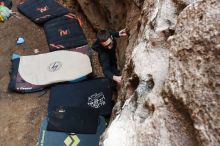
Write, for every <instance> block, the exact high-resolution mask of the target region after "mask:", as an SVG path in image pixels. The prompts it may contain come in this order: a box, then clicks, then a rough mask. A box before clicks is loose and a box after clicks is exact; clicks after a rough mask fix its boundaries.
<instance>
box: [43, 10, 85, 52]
mask: <svg viewBox="0 0 220 146" xmlns="http://www.w3.org/2000/svg"><path fill="white" fill-rule="evenodd" d="M44 31H45V33H46V37H47V42H48V45H49V48H50V51H56V50H63V49H65V50H67V49H73V48H77V47H81V46H84V45H87V44H88V43H87V40H86V37H85V34H84V32H83V30H82V28H81V26H80V23H79V21H78V19H77V17H76V16H75V15H74V14H72V13H68V14H66V15H64V16H62V17H59V18H56V19H53V20H50V21H48V22H47V23H45V24H44Z"/></svg>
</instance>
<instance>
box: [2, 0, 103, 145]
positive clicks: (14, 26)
mask: <svg viewBox="0 0 220 146" xmlns="http://www.w3.org/2000/svg"><path fill="white" fill-rule="evenodd" d="M18 3H19V1H18V0H14V1H13V8H12V9H13V11H17V9H16V5H17V4H18ZM71 10H73V11H74V12H75V13H77V14H79V15H81V14H80V10H79V9H78V8H77V7H72V8H71ZM18 16H19V17H21V19H18V18H16V17H11V18H10V19H9V20H8V21H7V22H5V23H1V24H0V107H1V108H0V146H6V145H7V146H34V145H36V143H37V137H38V131H39V125H40V122H41V121H42V119H43V118H44V117H45V115H46V114H47V104H48V96H49V91H48V92H46V94H44V93H45V91H42V92H38V93H32V94H18V93H9V92H8V89H7V88H8V83H9V70H10V65H11V62H10V55H11V54H12V53H13V52H17V53H20V54H22V55H31V54H34V49H38V50H39V51H40V53H44V52H48V50H49V49H48V46H47V42H46V38H45V34H44V31H43V28H42V27H41V26H38V25H36V24H34V23H33V22H31V21H30V20H28V19H27V18H26V17H24V16H23V15H21V14H18ZM81 17H82V21H83V22H84V27H83V29H84V31H85V33H86V36H87V38H88V41H89V44H91V42H92V41H93V40H94V38H95V34H94V33H93V30H92V29H91V27H90V25H89V24H88V23H87V22H86V19H85V18H84V17H83V16H82V15H81ZM19 36H22V37H23V38H24V39H25V44H23V45H19V46H18V45H16V39H17V38H18V37H19ZM93 63H94V66H95V72H96V73H100V68H99V64H98V63H97V57H96V55H95V57H94V61H93ZM42 94H44V95H42Z"/></svg>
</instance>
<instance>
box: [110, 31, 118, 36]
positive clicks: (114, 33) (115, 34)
mask: <svg viewBox="0 0 220 146" xmlns="http://www.w3.org/2000/svg"><path fill="white" fill-rule="evenodd" d="M109 33H110V34H111V35H112V36H113V37H116V38H119V32H114V31H109Z"/></svg>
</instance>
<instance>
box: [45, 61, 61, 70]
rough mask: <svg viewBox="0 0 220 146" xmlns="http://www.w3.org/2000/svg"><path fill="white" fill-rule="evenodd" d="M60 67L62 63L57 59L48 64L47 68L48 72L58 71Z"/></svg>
mask: <svg viewBox="0 0 220 146" xmlns="http://www.w3.org/2000/svg"><path fill="white" fill-rule="evenodd" d="M61 67H62V63H61V62H59V61H55V62H53V63H51V64H50V65H49V67H48V70H49V71H50V72H55V71H58V70H59V69H60V68H61Z"/></svg>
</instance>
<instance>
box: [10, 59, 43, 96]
mask: <svg viewBox="0 0 220 146" xmlns="http://www.w3.org/2000/svg"><path fill="white" fill-rule="evenodd" d="M19 63H20V58H17V59H13V60H12V66H11V71H10V82H9V85H8V89H9V90H10V91H16V92H21V93H29V92H35V91H40V90H43V89H44V88H45V87H46V86H40V85H33V84H30V83H28V82H26V81H25V80H23V79H22V77H21V76H20V74H19V72H18V68H19Z"/></svg>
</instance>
